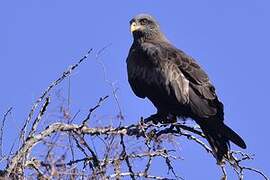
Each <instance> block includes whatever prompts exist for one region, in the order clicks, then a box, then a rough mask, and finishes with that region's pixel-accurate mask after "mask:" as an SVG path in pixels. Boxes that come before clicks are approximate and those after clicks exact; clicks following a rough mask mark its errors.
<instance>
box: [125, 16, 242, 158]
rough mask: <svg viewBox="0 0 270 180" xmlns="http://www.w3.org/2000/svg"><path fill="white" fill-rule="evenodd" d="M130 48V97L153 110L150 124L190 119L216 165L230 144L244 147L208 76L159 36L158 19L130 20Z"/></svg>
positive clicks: (189, 58)
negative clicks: (146, 101) (147, 102)
mask: <svg viewBox="0 0 270 180" xmlns="http://www.w3.org/2000/svg"><path fill="white" fill-rule="evenodd" d="M130 25H131V31H132V34H133V38H134V41H133V44H132V46H131V48H130V51H129V55H128V57H127V69H128V80H129V83H130V86H131V88H132V90H133V92H134V93H135V94H136V95H137V96H138V97H140V98H148V99H149V100H150V101H151V102H152V103H153V104H154V106H155V107H156V108H157V113H156V114H155V115H153V116H151V117H152V118H153V120H157V121H159V122H161V121H162V119H164V118H165V119H166V118H167V117H168V116H174V117H183V118H192V119H194V120H195V121H196V123H197V124H198V125H199V126H200V127H201V129H202V131H203V132H204V134H205V136H206V138H207V140H208V142H209V144H210V146H211V148H212V150H213V152H214V155H215V157H216V159H217V161H218V162H221V161H222V159H223V158H224V157H225V156H226V155H227V152H228V150H229V141H232V142H233V143H235V144H236V145H238V146H240V147H241V148H246V144H245V142H244V141H243V139H242V138H241V137H240V136H239V135H237V134H236V133H235V132H234V131H233V130H232V129H230V128H229V127H228V126H226V125H225V124H224V113H223V104H222V103H221V102H220V101H219V99H218V97H217V95H216V93H215V88H214V86H213V85H212V84H211V82H210V80H209V78H208V76H207V74H206V73H205V72H204V71H203V70H202V68H201V67H200V66H199V65H198V64H197V63H196V61H195V60H194V59H193V58H191V57H189V56H188V55H186V54H185V53H184V52H183V51H181V50H179V49H177V48H175V47H174V46H173V45H172V44H170V42H169V41H168V40H167V39H166V38H165V36H164V35H163V34H162V33H161V31H160V28H159V25H158V23H157V22H156V20H155V19H154V18H153V17H151V16H150V15H147V14H140V15H138V16H136V17H134V18H133V19H132V20H131V21H130Z"/></svg>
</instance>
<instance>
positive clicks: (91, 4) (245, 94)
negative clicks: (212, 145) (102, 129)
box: [0, 0, 270, 179]
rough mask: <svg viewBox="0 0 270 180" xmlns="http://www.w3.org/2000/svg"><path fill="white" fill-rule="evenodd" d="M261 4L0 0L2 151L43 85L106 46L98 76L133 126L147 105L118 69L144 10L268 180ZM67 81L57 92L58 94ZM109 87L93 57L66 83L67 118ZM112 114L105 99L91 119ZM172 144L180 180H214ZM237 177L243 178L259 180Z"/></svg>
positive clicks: (268, 17) (185, 149)
mask: <svg viewBox="0 0 270 180" xmlns="http://www.w3.org/2000/svg"><path fill="white" fill-rule="evenodd" d="M269 8H270V2H269V1H267V0H258V1H251V0H245V1H244V0H239V1H233V0H228V1H222V2H221V1H214V0H206V1H194V0H193V1H177V0H174V1H158V0H155V1H153V0H149V1H123V0H122V1H105V0H99V1H87V0H81V1H71V0H57V1H55V0H54V1H53V0H46V1H45V0H44V1H41V0H27V1H14V0H9V1H1V2H0V23H1V28H0V63H1V70H0V83H1V90H0V92H1V93H0V112H1V114H4V112H5V111H6V110H7V109H8V108H9V107H10V106H13V107H14V108H13V111H12V115H11V116H9V118H8V122H9V126H8V127H9V128H10V129H7V130H6V131H5V138H4V141H5V143H6V144H4V145H5V148H6V147H8V145H9V144H10V142H12V141H14V139H16V138H17V136H15V133H14V131H15V130H18V128H20V125H21V124H22V122H23V121H24V120H25V119H26V117H27V113H28V112H29V109H30V108H31V106H32V103H33V102H34V100H36V99H37V97H38V96H40V95H41V92H42V91H43V89H45V88H46V87H47V86H48V85H49V83H50V82H51V81H53V80H54V79H56V77H58V76H59V75H60V74H61V72H63V70H64V69H65V68H66V67H68V66H69V65H70V64H73V63H74V62H76V59H78V58H79V57H81V56H82V55H84V54H85V53H86V52H87V50H88V49H89V48H94V51H95V53H96V52H97V51H98V50H100V49H101V48H103V47H104V46H107V45H108V44H110V45H109V46H108V47H107V48H106V50H105V51H104V52H103V53H102V56H101V58H100V59H101V60H102V61H103V62H104V64H105V66H106V74H107V75H106V79H108V80H110V81H111V82H115V83H116V85H115V86H116V87H117V88H118V91H117V95H118V98H119V102H120V105H121V110H122V112H123V114H124V116H125V119H124V122H125V123H126V124H130V123H132V122H137V121H138V119H139V117H140V116H145V117H146V116H148V115H150V114H151V113H153V112H154V111H155V109H154V108H153V106H152V105H151V104H150V103H149V102H148V101H147V100H141V99H139V98H137V97H135V95H134V94H133V93H132V91H131V89H130V87H129V85H128V82H127V73H126V63H125V60H126V56H127V54H128V50H129V47H130V45H131V43H132V37H131V34H130V31H129V20H130V19H131V18H132V17H133V16H134V15H136V14H138V13H141V12H146V13H150V14H152V15H153V16H154V17H156V19H157V20H158V21H159V23H160V25H161V29H162V31H163V32H164V33H165V34H166V36H167V38H168V39H169V40H170V41H171V42H172V43H173V44H174V45H175V46H177V47H178V48H180V49H182V50H184V51H185V52H186V53H188V54H189V55H191V56H192V57H194V58H195V59H197V61H198V62H199V63H200V64H201V66H202V67H203V68H204V69H205V70H206V71H207V73H208V74H209V76H210V79H211V81H212V82H213V83H214V84H215V87H216V89H217V93H218V95H219V97H220V99H221V100H222V101H223V103H224V105H225V118H226V123H227V124H228V125H229V126H231V127H232V128H233V129H234V130H235V131H236V132H238V133H239V134H241V136H242V137H243V138H244V139H245V141H246V143H247V146H248V149H247V152H250V153H252V154H253V153H254V154H255V155H256V156H255V160H254V161H252V162H250V163H248V165H249V166H252V167H256V168H258V169H261V170H263V171H264V172H265V173H266V174H268V175H269V174H270V166H269V162H270V156H269V151H270V146H269V138H270V137H269V126H270V123H269V114H268V113H269V110H270V109H269V101H270V95H269V88H270V86H269V65H270V63H269V60H270V55H269V50H270V49H269V47H270V35H269V33H270V23H269V22H270V11H269ZM67 84H68V83H67V81H66V82H64V85H63V86H62V89H61V90H62V91H63V92H64V94H66V93H65V92H66V91H67ZM111 91H112V88H111V87H110V86H109V85H108V83H106V82H105V81H104V73H103V69H102V66H101V65H100V63H99V62H98V61H97V60H96V59H95V55H94V54H93V55H92V56H90V58H89V60H88V61H87V62H86V63H84V64H83V65H81V66H80V67H79V69H78V70H77V71H76V72H75V73H74V74H73V75H72V77H71V102H70V106H71V109H72V110H71V111H73V112H72V113H73V114H74V113H75V112H76V111H77V110H81V112H82V113H84V114H85V113H86V112H87V110H88V108H89V107H91V106H92V105H94V104H95V103H96V102H97V100H98V98H99V97H101V96H104V95H106V94H111ZM118 111H119V110H118V108H117V106H116V103H115V101H114V100H113V99H112V98H111V100H110V101H109V102H108V103H106V104H105V105H104V107H103V109H102V111H99V112H97V115H98V114H99V115H100V116H101V115H103V116H104V117H110V116H114V115H116V114H117V113H118ZM52 113H53V112H52ZM180 147H181V150H180V155H181V156H182V157H183V158H184V160H183V161H182V160H181V161H179V162H176V163H175V164H176V167H177V170H178V172H179V174H180V175H181V176H182V177H185V178H186V179H199V178H200V179H209V178H210V177H211V178H210V179H219V177H220V174H221V173H220V170H219V169H218V167H217V166H216V165H215V160H214V159H213V158H212V157H211V156H209V154H207V153H206V152H205V151H204V150H202V149H201V148H200V147H199V146H197V145H195V144H194V143H191V142H189V141H187V140H186V139H183V140H182V141H181V142H180ZM232 147H233V148H237V147H235V146H232ZM159 168H160V169H163V167H159ZM159 168H157V170H158V169H159ZM245 174H246V179H261V177H260V176H258V175H256V174H254V173H249V172H246V173H245ZM230 176H233V175H231V174H230ZM234 177H236V176H234Z"/></svg>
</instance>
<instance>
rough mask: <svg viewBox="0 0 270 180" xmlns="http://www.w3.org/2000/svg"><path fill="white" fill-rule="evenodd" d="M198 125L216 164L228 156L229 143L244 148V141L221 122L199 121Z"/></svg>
mask: <svg viewBox="0 0 270 180" xmlns="http://www.w3.org/2000/svg"><path fill="white" fill-rule="evenodd" d="M199 125H200V127H201V129H202V131H203V133H204V135H205V136H206V139H207V141H208V142H209V144H210V146H211V148H212V151H213V154H214V156H215V158H216V159H217V162H218V163H221V162H222V160H223V158H224V157H226V156H227V155H228V151H229V148H230V143H229V141H232V142H233V143H234V144H236V145H238V146H239V147H241V148H243V149H245V148H246V144H245V142H244V140H243V139H242V138H241V137H240V136H239V135H238V134H237V133H235V132H234V131H233V130H232V129H231V128H229V127H228V126H226V125H225V124H224V123H223V122H218V123H217V122H216V121H211V120H208V121H203V122H202V121H201V123H199ZM228 158H229V157H228Z"/></svg>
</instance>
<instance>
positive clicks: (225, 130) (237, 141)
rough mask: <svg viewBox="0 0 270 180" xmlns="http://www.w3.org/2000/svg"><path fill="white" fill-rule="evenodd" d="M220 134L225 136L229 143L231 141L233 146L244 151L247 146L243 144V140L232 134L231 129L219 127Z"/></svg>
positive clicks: (224, 126) (223, 126) (234, 133)
mask: <svg viewBox="0 0 270 180" xmlns="http://www.w3.org/2000/svg"><path fill="white" fill-rule="evenodd" d="M221 129H222V130H221V132H222V133H223V135H224V136H226V137H227V138H228V139H229V140H230V141H232V142H233V143H234V144H236V145H237V146H239V147H241V148H243V149H246V148H247V145H246V143H245V142H244V140H243V139H242V138H241V137H240V136H239V135H238V134H237V133H236V132H234V131H233V130H232V129H231V128H229V127H228V126H226V125H225V124H223V125H222V126H221Z"/></svg>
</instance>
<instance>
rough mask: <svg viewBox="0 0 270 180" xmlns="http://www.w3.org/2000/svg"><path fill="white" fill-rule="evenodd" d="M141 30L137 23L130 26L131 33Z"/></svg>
mask: <svg viewBox="0 0 270 180" xmlns="http://www.w3.org/2000/svg"><path fill="white" fill-rule="evenodd" d="M140 28H141V26H140V25H137V24H136V22H133V23H131V25H130V31H131V32H134V31H137V30H138V29H140Z"/></svg>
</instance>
